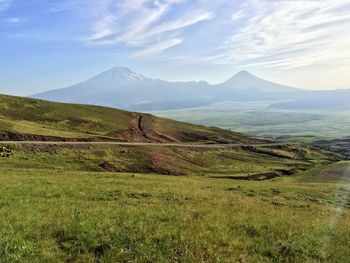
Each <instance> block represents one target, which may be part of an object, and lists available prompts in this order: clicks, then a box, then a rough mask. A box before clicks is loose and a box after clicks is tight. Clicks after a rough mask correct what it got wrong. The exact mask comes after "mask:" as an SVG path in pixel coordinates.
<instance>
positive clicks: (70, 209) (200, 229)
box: [0, 162, 350, 263]
mask: <svg viewBox="0 0 350 263" xmlns="http://www.w3.org/2000/svg"><path fill="white" fill-rule="evenodd" d="M349 165H350V163H346V162H342V163H339V164H334V165H333V166H332V167H331V168H332V169H330V168H329V167H328V168H324V169H323V170H322V169H321V168H320V167H318V168H317V169H318V170H315V171H314V172H308V173H305V174H303V175H298V176H295V177H283V178H278V179H274V180H270V181H263V182H251V181H235V180H225V179H221V180H220V179H210V178H203V177H202V178H200V177H170V176H160V175H141V174H136V175H135V176H132V175H131V174H123V173H119V174H111V173H101V172H79V171H76V172H66V171H62V170H58V171H50V170H35V169H27V170H19V169H16V170H15V169H4V168H2V169H1V172H0V193H1V195H0V196H1V198H0V214H1V217H0V262H84V263H85V262H349V258H350V250H349V247H350V210H349V208H350V202H349V194H350V185H349V184H348V183H347V182H346V180H344V178H345V177H349V174H348V173H347V170H346V169H347V168H348V167H349ZM327 169H328V170H327ZM322 171H323V172H324V171H328V173H332V171H336V174H335V175H334V176H333V178H332V180H328V179H324V180H323V179H322V178H326V177H324V175H323V176H321V177H320V179H319V180H313V178H316V177H317V174H318V173H320V172H322ZM344 176H345V177H344ZM338 180H340V181H338Z"/></svg>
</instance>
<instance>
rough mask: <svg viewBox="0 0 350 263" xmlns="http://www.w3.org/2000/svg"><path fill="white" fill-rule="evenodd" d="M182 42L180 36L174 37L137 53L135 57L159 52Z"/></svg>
mask: <svg viewBox="0 0 350 263" xmlns="http://www.w3.org/2000/svg"><path fill="white" fill-rule="evenodd" d="M181 43H182V39H180V38H173V39H168V40H165V41H162V42H159V43H156V44H154V45H152V46H150V47H147V48H145V49H143V50H141V51H139V52H137V53H136V54H134V57H145V56H150V55H155V54H159V53H161V52H162V51H164V50H167V49H168V48H171V47H173V46H176V45H179V44H181Z"/></svg>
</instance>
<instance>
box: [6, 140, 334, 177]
mask: <svg viewBox="0 0 350 263" xmlns="http://www.w3.org/2000/svg"><path fill="white" fill-rule="evenodd" d="M8 147H10V148H11V149H13V154H12V155H11V156H10V158H0V167H2V168H13V169H50V170H66V171H92V172H93V171H102V168H101V167H99V165H101V164H103V163H109V164H110V165H113V166H114V167H116V169H117V171H120V172H141V173H147V172H152V173H160V174H170V175H188V174H190V175H191V174H192V175H193V174H196V175H198V176H220V175H221V176H225V175H227V176H234V175H236V176H242V175H251V174H259V173H264V172H271V171H275V170H278V169H286V170H290V169H293V168H295V169H306V168H310V167H313V166H315V165H319V164H324V163H331V162H334V159H333V156H332V155H330V154H329V153H327V152H324V151H321V150H316V149H311V148H308V147H306V146H303V147H300V146H298V145H295V146H283V147H275V148H262V147H260V148H259V147H257V148H256V149H257V151H250V150H246V149H241V148H209V149H205V148H181V147H180V148H178V147H157V146H153V147H152V146H128V147H122V146H101V145H99V146H87V145H80V146H79V145H65V146H58V145H25V144H24V145H22V146H20V145H9V146H8Z"/></svg>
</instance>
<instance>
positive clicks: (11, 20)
mask: <svg viewBox="0 0 350 263" xmlns="http://www.w3.org/2000/svg"><path fill="white" fill-rule="evenodd" d="M5 21H6V22H7V23H10V24H18V23H21V22H22V21H23V20H22V19H21V18H19V17H10V18H7V19H5Z"/></svg>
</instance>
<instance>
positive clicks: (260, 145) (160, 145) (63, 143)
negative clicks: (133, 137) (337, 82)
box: [0, 141, 293, 148]
mask: <svg viewBox="0 0 350 263" xmlns="http://www.w3.org/2000/svg"><path fill="white" fill-rule="evenodd" d="M9 144H17V145H25V144H33V145H107V146H108V145H110V146H112V145H117V146H156V147H189V148H229V147H249V146H250V147H270V146H285V145H293V143H290V142H289V143H287V142H275V143H260V144H245V143H227V144H188V143H144V142H58V141H56V142H52V141H0V145H9Z"/></svg>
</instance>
